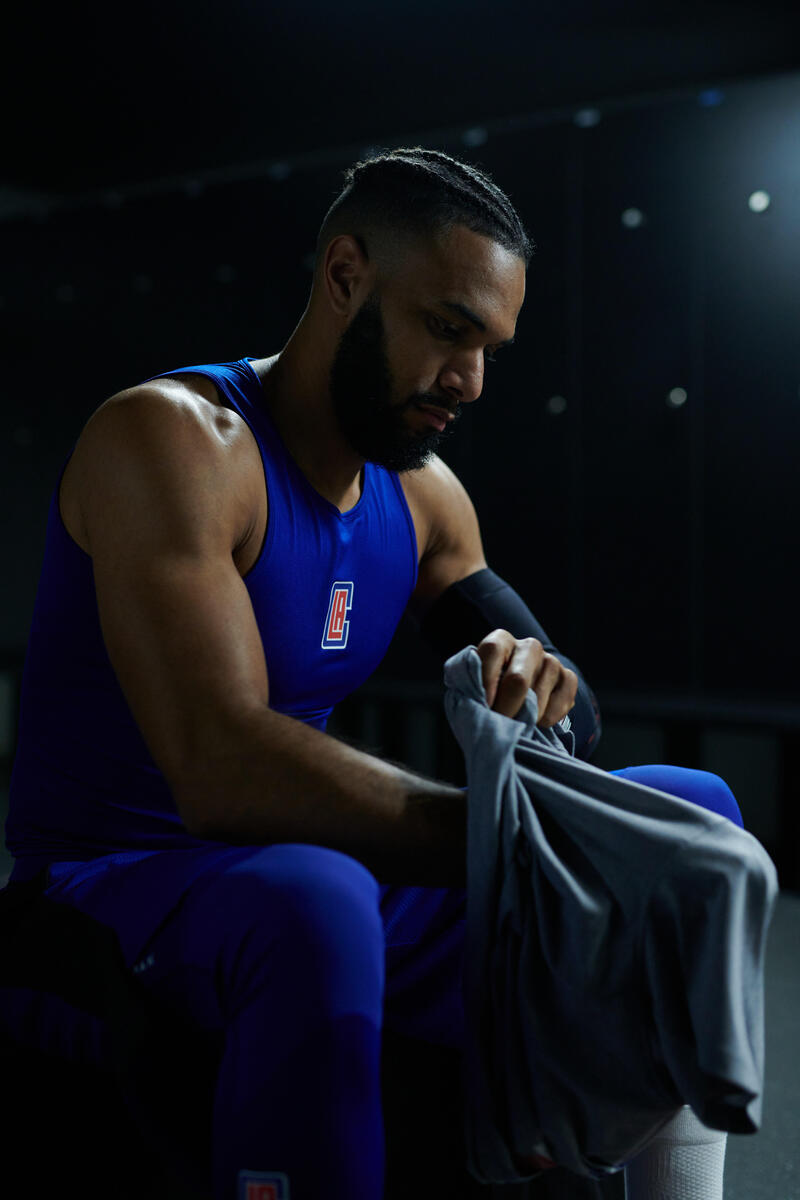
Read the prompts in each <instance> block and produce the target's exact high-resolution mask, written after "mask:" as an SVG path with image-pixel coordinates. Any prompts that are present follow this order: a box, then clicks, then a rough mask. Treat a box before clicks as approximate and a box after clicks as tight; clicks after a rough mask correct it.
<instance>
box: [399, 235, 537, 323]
mask: <svg viewBox="0 0 800 1200" xmlns="http://www.w3.org/2000/svg"><path fill="white" fill-rule="evenodd" d="M405 266H406V270H405V271H403V272H402V273H403V274H404V275H405V281H406V282H407V284H408V285H409V286H410V287H411V288H412V289H413V290H414V292H415V293H416V294H417V295H418V296H419V297H420V299H425V300H426V301H429V302H432V303H439V302H444V303H445V304H449V305H450V306H451V307H453V311H456V309H457V307H458V306H461V307H462V309H464V310H466V311H462V313H461V315H462V316H464V317H466V318H467V319H468V320H473V318H474V317H477V318H478V321H477V322H476V321H474V320H473V323H475V324H479V323H480V322H484V317H486V316H491V315H492V313H494V312H496V311H497V310H498V309H502V310H504V314H505V315H506V316H507V317H511V319H516V315H517V312H518V311H519V309H520V308H521V306H522V301H523V300H524V298H525V263H524V262H523V260H522V259H521V258H519V257H518V256H517V255H516V254H514V253H513V251H511V250H507V249H506V248H505V247H504V246H501V245H500V244H499V243H498V242H495V241H493V240H492V239H491V238H489V237H486V236H484V235H482V234H477V233H474V232H473V231H472V230H471V229H467V228H466V227H464V226H456V227H455V228H453V229H452V230H449V231H448V232H447V233H445V234H441V235H439V236H438V237H435V238H431V239H429V240H426V241H425V242H424V243H422V244H418V245H417V246H416V247H415V248H414V250H412V252H411V253H410V254H409V255H408V257H407V258H406V263H405ZM484 323H485V322H484Z"/></svg>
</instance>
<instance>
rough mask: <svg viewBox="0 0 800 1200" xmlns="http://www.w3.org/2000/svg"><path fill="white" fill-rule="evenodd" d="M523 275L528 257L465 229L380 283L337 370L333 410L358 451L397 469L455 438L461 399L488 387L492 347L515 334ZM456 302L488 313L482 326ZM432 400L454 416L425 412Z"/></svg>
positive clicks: (355, 321) (343, 347)
mask: <svg viewBox="0 0 800 1200" xmlns="http://www.w3.org/2000/svg"><path fill="white" fill-rule="evenodd" d="M524 278H525V268H524V264H523V263H522V261H521V260H520V259H518V258H516V257H515V256H514V255H512V254H510V253H509V252H507V251H504V250H503V249H502V247H499V246H497V245H496V243H493V242H491V241H489V239H487V238H485V237H482V236H480V235H478V234H474V233H472V232H471V231H470V230H467V229H464V228H462V227H457V228H456V229H454V230H452V231H451V233H450V234H448V235H447V236H446V237H445V238H442V239H439V240H438V241H437V242H436V243H435V244H428V245H426V246H425V247H423V248H420V249H418V250H417V251H415V253H410V254H409V255H408V256H407V258H406V260H405V261H404V264H403V266H402V267H401V268H400V269H399V270H398V271H396V272H395V273H393V274H392V276H391V279H390V280H389V281H388V282H386V283H385V284H384V285H383V286H382V288H381V290H380V291H379V290H378V289H377V288H373V290H372V291H371V292H370V294H369V295H368V296H367V298H366V300H365V301H364V302H363V304H362V305H361V307H360V308H359V310H358V311H357V312H356V314H355V316H354V317H353V318H352V319H351V321H350V324H349V325H348V326H347V328H346V329H345V331H344V333H343V334H342V336H341V338H340V340H339V345H338V346H337V350H336V354H335V356H334V360H333V363H332V365H331V371H330V393H331V399H332V403H333V408H334V412H335V414H336V417H337V420H338V422H339V426H340V428H341V431H342V433H343V434H344V436H345V437H346V438H347V440H348V442H349V443H350V445H351V446H352V447H353V449H354V450H355V451H356V453H357V454H359V455H361V457H362V458H364V459H366V460H367V461H368V462H374V463H378V464H380V465H381V466H383V467H386V468H387V469H388V470H392V471H413V470H415V469H416V468H418V467H422V466H424V465H425V463H426V462H428V461H429V460H430V458H431V457H432V455H433V454H434V453H436V451H437V450H438V449H439V447H440V446H441V444H442V443H443V442H444V441H445V440H446V439H447V438H449V437H451V436H452V433H453V431H454V429H455V426H456V423H457V422H458V421H459V420H460V418H461V404H462V403H465V402H470V401H472V400H475V399H477V397H478V395H479V394H480V391H481V387H482V382H483V362H484V353H485V350H486V347H487V345H491V344H492V343H493V339H494V338H496V340H497V342H502V341H504V340H507V339H509V338H511V337H513V333H514V326H515V324H516V319H517V313H518V311H519V308H520V307H521V304H522V299H523V297H524V290H525V284H524ZM442 301H444V302H445V303H444V305H443V304H442ZM454 305H460V306H462V307H464V308H467V309H468V310H469V312H470V313H471V314H474V315H475V316H476V317H479V319H480V323H481V324H482V325H483V326H484V328H483V330H481V329H479V328H478V326H477V325H476V324H475V323H474V322H472V321H470V320H467V319H465V318H464V317H463V315H462V314H461V313H460V312H459V313H457V312H456V310H455V308H454V307H453V306H454ZM387 313H388V320H387V321H385V320H384V317H385V314H387ZM494 344H496V342H494ZM425 404H427V405H432V406H434V407H435V408H437V409H439V410H445V411H447V412H449V413H451V414H453V415H454V420H452V421H450V422H449V423H448V424H447V426H446V427H445V429H444V430H443V431H439V430H438V429H436V428H435V427H434V426H433V425H431V424H429V423H428V422H427V419H426V417H425V414H424V413H423V412H421V411H420V408H419V406H420V405H425Z"/></svg>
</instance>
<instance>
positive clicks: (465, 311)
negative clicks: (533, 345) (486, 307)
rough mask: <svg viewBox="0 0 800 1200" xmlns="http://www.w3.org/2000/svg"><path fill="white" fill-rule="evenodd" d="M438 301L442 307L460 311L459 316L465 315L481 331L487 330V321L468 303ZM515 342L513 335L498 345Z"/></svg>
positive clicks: (509, 344) (456, 311)
mask: <svg viewBox="0 0 800 1200" xmlns="http://www.w3.org/2000/svg"><path fill="white" fill-rule="evenodd" d="M438 303H439V304H440V305H441V306H442V308H449V309H450V311H451V312H454V313H458V314H459V316H461V317H464V318H465V319H466V320H467V321H471V322H472V324H473V325H474V326H475V328H476V329H480V331H481V333H485V332H486V322H485V321H482V320H481V319H480V317H479V316H477V315H476V314H475V313H474V312H473V311H472V309H471V308H467V306H466V304H459V303H458V302H457V301H455V300H439V301H438ZM513 342H514V339H513V337H512V338H508V340H507V341H505V342H498V343H497V345H498V347H500V346H511V345H512V344H513Z"/></svg>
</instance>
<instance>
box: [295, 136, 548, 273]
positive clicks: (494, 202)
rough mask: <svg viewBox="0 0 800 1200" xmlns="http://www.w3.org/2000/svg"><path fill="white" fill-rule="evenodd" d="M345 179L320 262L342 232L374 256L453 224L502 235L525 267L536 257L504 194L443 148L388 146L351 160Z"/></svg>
mask: <svg viewBox="0 0 800 1200" xmlns="http://www.w3.org/2000/svg"><path fill="white" fill-rule="evenodd" d="M344 180H345V183H344V187H343V189H342V191H341V192H340V193H339V195H338V196H337V197H336V199H335V200H334V202H333V204H332V205H331V207H330V208H329V209H328V212H327V214H326V216H325V219H324V221H323V222H322V226H321V228H320V231H319V236H318V237H317V246H316V266H317V267H319V265H320V263H321V260H322V256H323V254H324V253H325V250H326V248H327V246H328V245H329V244H330V242H331V241H332V240H333V238H334V237H337V236H338V235H339V234H342V233H349V234H351V235H352V236H353V237H354V238H355V239H356V241H357V242H358V244H359V245H360V247H361V249H362V251H363V252H364V254H365V255H366V256H367V258H368V259H369V258H373V257H375V254H376V251H380V250H381V249H383V250H384V251H385V252H387V253H389V254H391V252H392V250H393V249H397V248H398V247H400V246H402V243H403V242H404V241H407V240H408V238H409V237H412V238H431V237H434V236H436V235H439V234H444V233H447V232H449V230H450V229H452V228H453V226H455V225H465V226H466V227H467V229H471V230H472V231H473V233H479V234H483V235H484V236H485V237H489V238H491V239H492V240H493V241H495V242H498V243H499V244H500V245H501V246H503V247H504V248H505V249H506V250H510V251H511V252H512V253H513V254H516V255H517V257H518V258H521V259H522V260H523V261H524V263H525V266H526V267H527V266H528V263H529V262H530V260H531V258H532V256H533V252H534V249H535V245H534V243H533V242H532V241H531V240H530V239H529V238H528V235H527V233H526V232H525V229H524V228H523V225H522V222H521V221H520V219H519V216H518V215H517V212H516V210H515V208H514V206H513V204H512V203H511V201H510V200H509V199H508V197H507V196H506V195H505V193H504V192H502V191H501V190H500V188H499V187H498V186H497V184H496V183H494V182H493V180H492V179H490V178H489V176H488V175H487V174H486V173H485V172H484V171H480V170H479V169H478V168H477V167H474V166H471V165H470V164H468V163H463V162H459V161H458V160H457V159H455V158H451V157H450V156H449V155H448V154H443V153H442V152H441V151H439V150H424V149H423V148H422V147H421V146H416V147H414V148H413V149H397V150H391V151H387V152H385V153H382V154H379V155H377V156H376V157H374V158H368V159H365V160H364V161H363V162H358V163H356V164H355V165H354V166H352V167H348V168H347V170H346V171H345V172H344Z"/></svg>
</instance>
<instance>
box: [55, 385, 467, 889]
mask: <svg viewBox="0 0 800 1200" xmlns="http://www.w3.org/2000/svg"><path fill="white" fill-rule="evenodd" d="M225 420H226V419H225V418H224V417H220V418H219V419H216V418H215V419H213V420H210V419H209V417H208V415H207V414H205V413H204V412H203V411H202V409H201V408H200V407H199V406H194V405H192V404H191V403H188V402H187V403H178V402H176V401H175V400H174V398H168V397H166V396H165V395H163V394H160V393H159V392H158V390H157V389H152V388H150V389H148V388H147V387H146V386H143V387H142V388H139V389H131V391H130V392H128V393H122V394H121V395H120V397H115V398H114V400H113V401H110V402H108V403H107V404H106V405H104V406H103V408H101V409H100V410H98V412H97V413H96V414H95V416H94V417H93V418H92V420H91V421H90V423H89V425H87V428H86V430H85V431H84V434H83V435H82V439H81V442H82V444H81V446H80V447H79V452H80V455H81V459H80V464H81V465H80V480H81V483H80V510H81V515H82V519H83V526H84V530H85V533H86V539H87V542H88V545H89V550H90V553H91V556H92V560H93V567H94V578H95V587H96V593H97V603H98V609H99V613H100V621H101V626H102V630H103V636H104V639H105V643H106V647H107V650H108V653H109V657H110V659H111V663H112V665H113V667H114V670H115V672H116V674H117V677H118V679H119V682H120V685H121V687H122V689H123V692H124V694H125V696H126V698H127V701H128V704H129V706H130V708H131V711H132V713H133V716H134V718H135V720H136V721H137V723H138V725H139V727H140V729H141V731H142V734H143V736H144V738H145V741H146V742H147V745H148V747H149V749H150V752H151V754H152V756H153V759H154V761H155V762H156V764H157V765H158V766H159V768H160V769H161V770H162V772H163V774H164V776H165V778H166V780H167V782H168V784H169V785H170V789H171V791H172V794H173V797H174V799H175V803H176V806H177V809H178V812H179V814H180V816H181V819H182V820H183V822H184V825H185V826H186V829H187V830H188V831H189V832H190V833H192V834H194V835H195V836H197V837H202V838H209V839H211V840H220V841H230V842H234V843H239V842H242V843H259V842H272V841H298V842H310V843H314V844H317V845H323V846H329V847H331V848H333V849H338V850H341V851H342V852H344V853H347V854H351V855H353V856H354V857H355V858H357V859H359V860H360V861H362V862H363V863H364V864H365V865H366V866H367V867H368V868H369V869H370V870H372V871H373V873H375V874H376V876H377V877H378V878H380V880H381V881H382V882H387V883H391V882H403V883H409V884H413V883H417V884H427V885H439V886H444V885H455V886H463V884H464V882H465V873H466V866H465V848H466V800H465V797H464V794H463V792H462V791H461V790H460V789H457V788H452V787H450V786H449V785H447V784H440V783H437V782H434V781H430V780H425V779H423V778H421V777H420V776H418V775H415V774H414V773H413V772H411V771H407V770H404V769H401V768H398V767H396V766H394V765H390V764H388V763H385V762H382V761H381V760H380V759H378V758H375V757H373V756H371V755H368V754H365V753H362V752H361V751H359V750H356V749H355V748H353V747H350V746H348V745H346V744H344V743H343V742H340V741H338V740H337V739H335V738H333V737H331V736H330V735H328V734H326V733H322V732H321V731H320V730H317V729H313V728H311V727H309V726H307V725H305V724H303V723H302V722H300V721H297V720H295V719H293V718H291V717H288V716H285V715H284V714H282V713H277V712H275V711H273V710H272V709H270V707H269V676H268V665H267V663H266V662H265V659H264V652H263V646H262V643H261V638H260V635H259V632H258V627H257V625H256V621H255V616H254V614H253V611H252V607H251V604H250V598H249V595H248V592H247V589H246V587H245V585H244V582H243V581H242V578H241V576H240V575H239V573H238V571H237V569H236V566H235V563H234V559H233V551H234V549H235V547H236V545H237V543H238V542H239V541H240V540H241V537H242V534H243V530H245V529H246V527H247V521H248V513H247V511H246V505H243V503H242V495H241V488H240V487H237V485H236V480H237V474H238V473H237V466H238V465H239V459H238V458H237V455H239V454H240V452H241V438H242V437H249V434H248V433H247V431H246V429H245V430H244V433H243V432H242V431H241V430H240V429H237V427H236V425H235V423H231V422H229V423H228V424H227V425H226V423H225Z"/></svg>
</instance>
